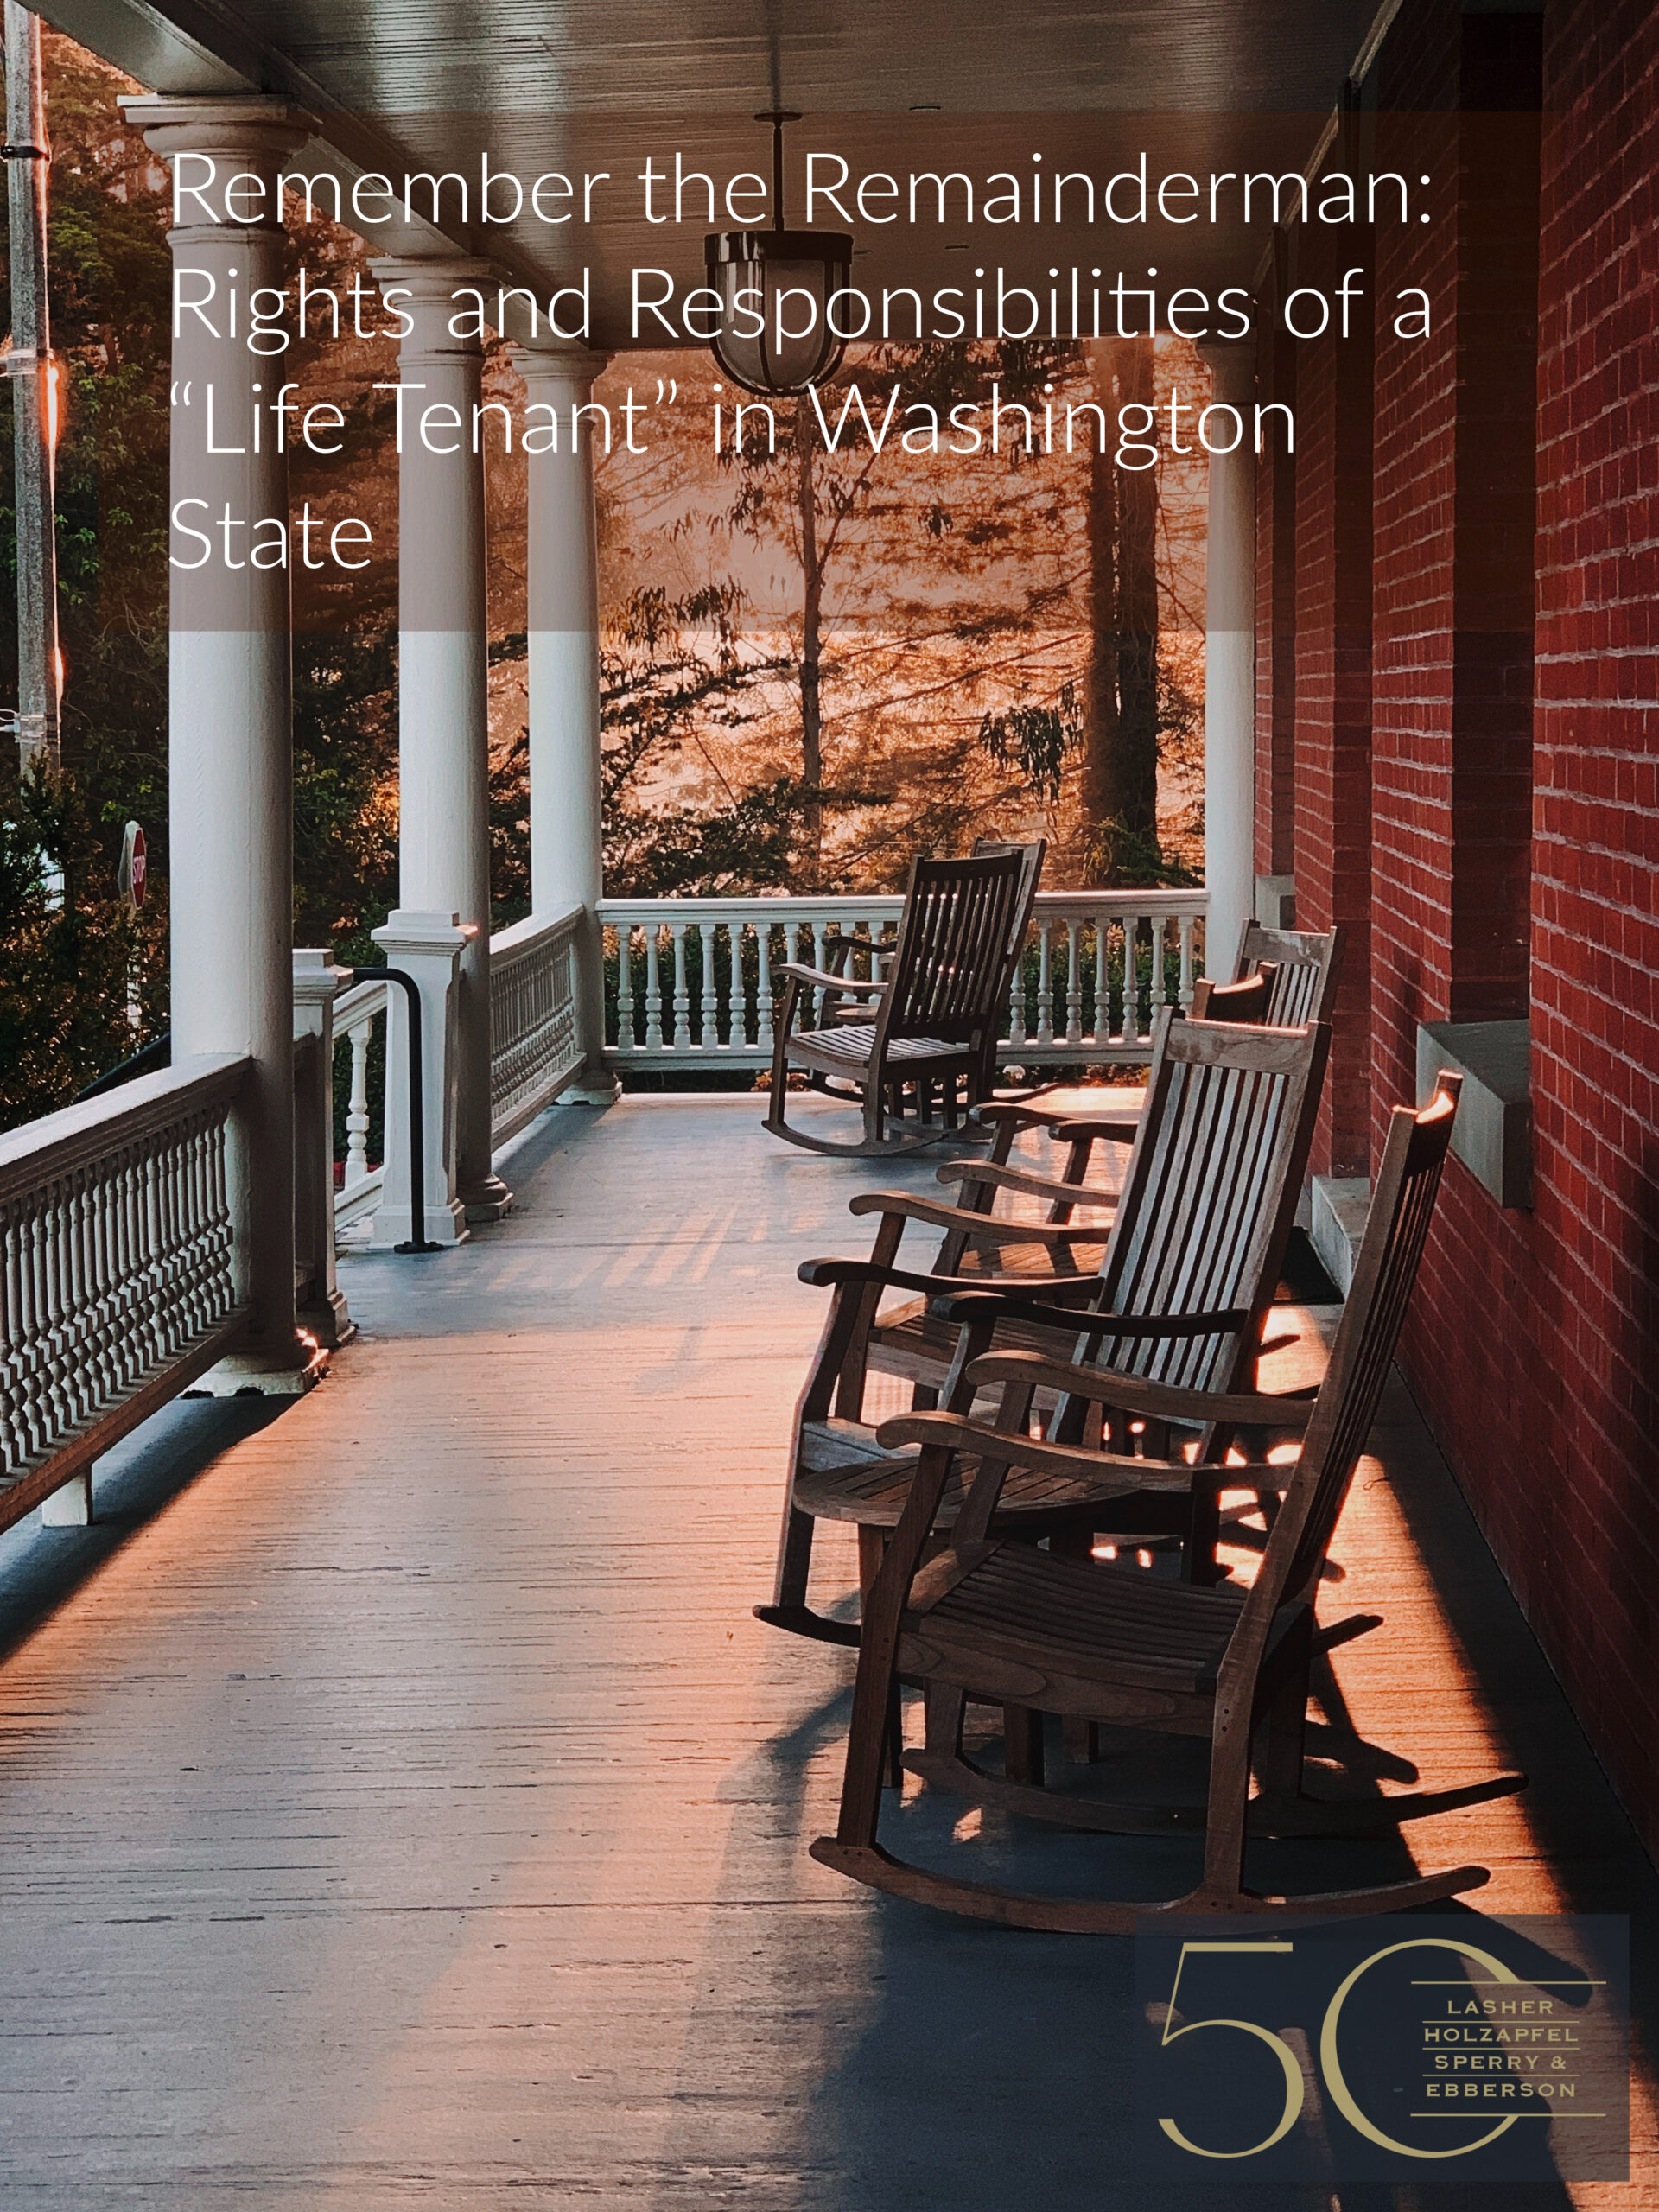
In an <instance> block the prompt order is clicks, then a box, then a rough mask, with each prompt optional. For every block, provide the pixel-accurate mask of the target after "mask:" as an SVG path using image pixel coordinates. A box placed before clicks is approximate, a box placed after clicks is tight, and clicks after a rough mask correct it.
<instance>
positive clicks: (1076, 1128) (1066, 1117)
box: [974, 1100, 1141, 1144]
mask: <svg viewBox="0 0 1659 2212" xmlns="http://www.w3.org/2000/svg"><path fill="white" fill-rule="evenodd" d="M974 1110H975V1112H976V1115H977V1116H978V1118H979V1119H980V1120H981V1121H982V1122H985V1123H986V1124H987V1125H988V1127H991V1128H995V1125H996V1124H997V1122H1013V1123H1014V1128H1015V1129H1016V1130H1019V1129H1047V1130H1049V1131H1050V1132H1051V1133H1052V1135H1057V1136H1061V1137H1065V1138H1067V1139H1068V1140H1069V1139H1071V1138H1073V1137H1093V1138H1094V1140H1095V1141H1096V1143H1099V1144H1133V1143H1134V1142H1135V1129H1136V1127H1137V1125H1138V1124H1139V1122H1140V1118H1141V1117H1140V1115H1139V1113H1138V1112H1136V1113H1134V1114H1130V1113H1127V1112H1126V1113H1123V1114H1121V1115H1114V1116H1112V1117H1111V1118H1110V1119H1107V1118H1106V1117H1105V1116H1103V1115H1100V1114H1097V1113H1096V1112H1094V1111H1093V1110H1092V1109H1090V1110H1087V1111H1084V1112H1079V1111H1078V1109H1077V1108H1076V1107H1075V1106H1073V1107H1070V1108H1064V1107H1054V1106H1022V1105H1020V1104H1017V1103H1015V1104H1012V1105H1010V1104H1009V1103H1007V1101H1005V1100H994V1101H992V1103H990V1104H988V1105H986V1106H979V1107H976V1109H974Z"/></svg>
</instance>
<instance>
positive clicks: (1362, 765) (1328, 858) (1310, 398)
mask: <svg viewBox="0 0 1659 2212" xmlns="http://www.w3.org/2000/svg"><path fill="white" fill-rule="evenodd" d="M1297 245H1298V249H1299V253H1298V264H1297V266H1296V268H1295V270H1294V272H1293V273H1294V283H1295V286H1296V287H1297V288H1311V287H1313V286H1318V287H1319V288H1320V289H1323V290H1324V291H1325V293H1326V295H1327V296H1330V295H1332V294H1333V293H1334V291H1335V290H1336V288H1337V287H1338V284H1339V283H1341V281H1342V278H1343V274H1344V269H1345V268H1350V267H1353V266H1355V265H1356V264H1358V263H1359V262H1360V261H1361V259H1362V257H1363V248H1357V247H1356V245H1355V244H1354V241H1353V240H1352V238H1349V237H1348V236H1346V235H1345V234H1344V237H1343V239H1342V241H1341V243H1340V245H1332V244H1331V243H1330V242H1329V241H1328V240H1327V239H1325V238H1319V237H1316V236H1313V235H1311V234H1309V233H1307V232H1306V231H1304V232H1302V234H1301V235H1300V237H1299V238H1298V240H1297ZM1362 284H1363V294H1362V295H1361V296H1357V297H1356V300H1355V303H1354V307H1353V309H1352V310H1351V321H1350V334H1349V335H1348V336H1346V337H1344V336H1342V335H1341V334H1340V329H1339V326H1338V319H1337V315H1336V313H1335V311H1334V309H1333V311H1332V327H1331V328H1330V330H1329V331H1327V332H1326V333H1325V334H1324V335H1323V336H1320V337H1318V338H1312V339H1307V340H1302V341H1300V343H1299V344H1298V345H1297V347H1296V357H1297V358H1296V385H1297V392H1296V397H1297V408H1296V438H1297V448H1298V450H1297V456H1296V475H1295V577H1296V600H1295V622H1296V640H1295V644H1296V650H1295V716H1294V728H1295V840H1294V847H1295V874H1296V922H1297V926H1298V927H1299V928H1300V929H1312V930H1321V929H1329V928H1330V927H1331V925H1332V923H1340V924H1341V925H1342V927H1343V929H1344V931H1345V932H1346V936H1347V944H1346V948H1345V950H1344V954H1343V962H1342V983H1341V988H1340V992H1339V994H1338V1001H1337V1009H1336V1018H1335V1021H1334V1024H1333V1032H1334V1033H1333V1036H1332V1052H1331V1066H1330V1072H1329V1074H1328V1075H1327V1077H1326V1078H1325V1099H1324V1103H1323V1104H1322V1105H1321V1107H1320V1109H1319V1129H1318V1134H1317V1135H1316V1137H1315V1140H1314V1147H1313V1173H1315V1174H1319V1175H1337V1176H1344V1175H1363V1174H1365V1173H1367V1172H1368V1169H1369V1152H1370V1141H1369V1130H1370V921H1371V855H1370V836H1371V821H1370V813H1371V383H1372V367H1373V360H1374V337H1373V332H1372V326H1371V315H1370V277H1369V274H1368V273H1363V275H1362ZM1307 304H1308V302H1306V301H1304V302H1302V303H1301V305H1303V306H1306V305H1307ZM1303 327H1309V325H1308V323H1307V322H1306V321H1304V324H1303Z"/></svg>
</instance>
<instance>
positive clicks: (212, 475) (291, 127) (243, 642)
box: [122, 95, 317, 1395]
mask: <svg viewBox="0 0 1659 2212" xmlns="http://www.w3.org/2000/svg"><path fill="white" fill-rule="evenodd" d="M122 105H123V107H124V111H125V114H126V118H127V120H128V122H129V123H130V124H133V125H134V126H136V128H137V129H138V130H142V131H143V135H144V138H145V142H146V143H147V144H148V145H149V147H150V148H151V149H153V151H154V152H156V154H157V155H159V156H161V157H162V159H163V160H164V161H168V162H183V163H184V164H185V170H186V175H188V179H189V181H190V183H191V185H192V186H193V188H196V189H194V190H193V192H192V194H190V195H189V196H188V198H186V197H184V196H182V195H181V206H180V207H179V209H178V221H177V222H176V224H175V227H174V228H173V230H172V231H171V232H169V234H168V235H169V243H170V245H171V247H172V250H173V254H174V257H175V265H176V266H177V267H178V268H179V269H180V270H190V271H191V272H192V274H193V278H194V290H195V293H196V294H197V295H200V290H201V279H202V277H207V282H208V285H209V287H210V288H211V289H213V296H215V297H216V298H218V299H219V300H221V301H222V300H225V299H226V298H228V297H229V296H230V294H231V293H232V290H233V291H234V292H235V294H236V296H237V297H238V299H239V300H242V301H246V300H247V299H248V298H249V297H250V296H251V295H252V294H253V293H255V292H256V291H258V290H259V289H261V288H262V287H270V288H273V289H272V296H275V294H276V291H277V290H280V289H281V287H282V286H283V283H284V282H285V278H286V270H285V268H284V241H283V209H282V195H281V193H280V190H279V188H278V184H277V179H278V175H279V174H280V172H281V170H282V168H283V163H284V162H285V160H286V158H287V157H288V156H289V155H291V154H292V153H293V152H294V151H295V150H296V149H297V148H298V147H300V146H301V145H302V144H303V143H305V141H306V139H307V138H308V137H309V136H310V135H311V133H312V132H313V131H314V130H315V129H316V127H317V126H316V123H315V118H313V117H311V116H308V115H307V114H305V113H304V112H303V111H301V110H299V109H297V108H294V107H290V106H289V105H287V104H286V103H285V102H284V101H283V99H280V98H276V97H264V96H258V95H247V96H242V97H237V96H231V97H225V98H218V99H196V98H191V97H188V96H187V97H180V98H149V97H136V98H132V99H126V100H124V102H123V103H122ZM204 180H207V181H204ZM174 329H175V334H174V337H173V341H172V366H171V377H172V390H173V393H174V396H175V404H174V405H173V407H172V409H171V410H170V426H171V429H170V458H169V468H170V483H169V487H168V501H169V512H171V513H172V514H173V515H174V516H175V517H176V518H178V520H179V525H180V527H179V532H178V535H177V536H176V537H175V542H174V543H173V546H172V549H171V551H172V554H173V555H174V556H175V557H176V560H177V562H178V564H179V565H177V566H176V567H171V568H170V569H169V572H168V575H169V607H168V786H169V799H168V837H169V847H170V852H169V863H168V897H169V928H170V932H171V938H172V963H171V969H172V1031H173V1058H174V1063H175V1065H178V1064H180V1063H181V1062H182V1061H184V1060H186V1059H189V1058H194V1057H195V1056H197V1055H200V1054H217V1053H221V1052H232V1053H235V1054H237V1055H238V1056H239V1055H242V1054H251V1058H252V1071H251V1074H250V1076H249V1077H248V1080H247V1082H246V1083H245V1084H244V1085H243V1087H242V1089H241V1090H240V1092H239V1094H238V1102H237V1107H236V1111H235V1115H234V1117H233V1122H232V1135H231V1141H230V1152H229V1157H228V1160H227V1163H226V1166H227V1174H228V1188H229V1191H230V1203H231V1211H232V1217H233V1218H234V1221H235V1224H236V1242H235V1247H234V1251H233V1255H232V1268H233V1271H234V1274H235V1276H236V1282H237V1294H238V1300H239V1301H242V1302H245V1304H246V1305H247V1307H248V1327H247V1331H246V1332H245V1340H244V1343H243V1344H242V1345H241V1346H240V1347H239V1348H238V1352H237V1354H236V1356H235V1357H234V1359H233V1360H232V1362H231V1363H229V1366H228V1368H227V1370H226V1372H225V1373H224V1374H223V1375H221V1376H218V1377H216V1378H214V1379H213V1380H212V1381H211V1382H209V1383H207V1384H205V1385H204V1386H203V1387H204V1388H206V1389H210V1390H212V1389H219V1388H223V1389H226V1390H227V1391H240V1390H253V1391H259V1392H270V1393H274V1394H278V1395H282V1394H286V1393H291V1392H294V1391H297V1390H300V1389H304V1388H305V1387H306V1386H307V1384H308V1382H309V1381H310V1380H311V1379H312V1375H311V1369H310V1354H311V1348H310V1346H309V1345H308V1344H306V1343H305V1342H304V1340H303V1339H302V1338H301V1337H300V1335H299V1332H298V1331H297V1329H296V1322H295V1311H294V1191H293V1180H292V1178H293V1172H294V1168H293V1160H294V1072H293V1052H294V1039H293V1009H292V1005H291V1001H290V995H289V950H290V947H291V945H292V943H293V827H292V824H293V711H292V696H291V689H290V677H289V661H290V645H289V628H290V619H289V569H288V568H287V567H286V566H282V565H278V566H270V565H264V566H258V565H256V564H255V563H253V562H252V561H251V559H250V558H249V556H248V552H247V545H248V538H249V534H250V531H251V529H252V527H253V525H254V524H256V523H257V521H258V519H259V518H262V517H266V516H271V517H276V518H279V519H283V518H286V516H287V513H288V480H287V463H286V460H285V457H284V455H283V452H282V450H281V448H280V445H279V442H278V441H277V439H276V438H275V437H274V436H273V435H270V434H269V432H267V435H264V437H263V438H261V437H256V436H255V435H254V430H255V428H256V425H257V423H261V422H265V423H268V421H269V416H268V414H267V413H266V410H267V409H268V406H269V403H270V393H271V391H272V390H273V389H274V385H273V384H272V381H271V371H270V365H269V363H268V362H263V361H262V359H261V357H260V356H259V355H258V354H257V353H250V352H249V350H248V346H247V343H246V335H247V334H246V329H245V327H242V328H232V325H231V323H230V321H229V320H228V319H227V318H225V317H213V316H208V315H180V316H178V317H176V318H175V326H174ZM262 395H263V396H262ZM210 404H211V408H212V414H211V417H210V416H209V412H208V410H209V406H210ZM210 420H211V425H212V429H211V433H210V430H209V423H210ZM221 514H222V515H225V516H228V517H231V518H234V519H235V520H236V521H237V522H238V524H241V525H242V528H241V531H240V534H239V537H238V538H237V546H239V548H240V550H237V546H232V543H228V542H226V543H221V542H220V540H219V538H218V537H214V538H213V550H212V551H210V553H209V554H208V555H207V556H206V557H203V556H201V555H200V545H201V543H202V542H203V541H202V539H200V538H193V537H188V536H187V535H185V534H184V532H185V531H186V529H188V527H189V526H190V525H192V524H196V523H200V524H201V525H202V528H203V530H204V531H209V532H211V531H213V527H214V524H216V523H217V520H218V518H219V517H220V516H221ZM210 518H211V519H210ZM228 535H229V534H228V533H227V537H228Z"/></svg>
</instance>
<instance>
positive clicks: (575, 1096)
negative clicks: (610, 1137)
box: [557, 1066, 622, 1109]
mask: <svg viewBox="0 0 1659 2212" xmlns="http://www.w3.org/2000/svg"><path fill="white" fill-rule="evenodd" d="M621 1096H622V1086H621V1084H620V1083H619V1082H618V1081H617V1079H616V1077H614V1076H613V1074H612V1073H611V1071H610V1070H609V1069H608V1068H607V1067H604V1066H600V1067H585V1068H583V1070H582V1072H581V1074H580V1075H579V1076H577V1077H576V1078H575V1082H574V1083H567V1084H566V1085H565V1086H564V1089H563V1090H562V1091H561V1092H560V1093H559V1096H558V1100H557V1103H558V1104H559V1105H561V1106H597V1107H600V1108H601V1109H602V1108H604V1107H607V1106H614V1105H616V1104H617V1103H618V1102H619V1101H620V1098H621Z"/></svg>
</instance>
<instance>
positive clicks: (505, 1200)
mask: <svg viewBox="0 0 1659 2212" xmlns="http://www.w3.org/2000/svg"><path fill="white" fill-rule="evenodd" d="M461 1205H463V1206H464V1207H465V1208H466V1210H467V1220H468V1221H475V1222H479V1223H480V1224H481V1223H485V1222H491V1221H502V1220H505V1217H506V1216H507V1215H508V1214H509V1213H511V1212H512V1192H511V1191H510V1190H509V1189H508V1188H507V1186H506V1185H505V1183H504V1182H503V1181H502V1180H501V1178H500V1177H499V1175H486V1176H485V1178H484V1179H483V1180H482V1181H481V1182H479V1183H474V1184H473V1185H471V1187H470V1188H468V1189H467V1190H464V1191H462V1192H461Z"/></svg>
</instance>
